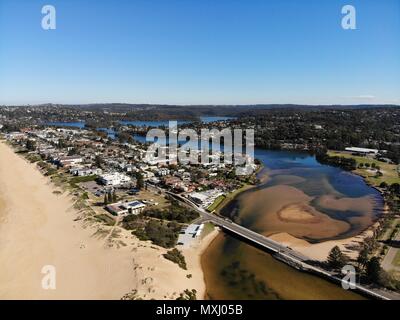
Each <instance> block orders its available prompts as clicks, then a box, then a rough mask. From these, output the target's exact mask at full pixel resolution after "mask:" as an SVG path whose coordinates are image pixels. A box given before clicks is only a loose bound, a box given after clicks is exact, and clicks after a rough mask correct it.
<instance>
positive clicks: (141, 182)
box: [136, 172, 144, 190]
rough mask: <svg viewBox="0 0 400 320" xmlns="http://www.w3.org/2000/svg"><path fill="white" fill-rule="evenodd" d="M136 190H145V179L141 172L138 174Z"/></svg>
mask: <svg viewBox="0 0 400 320" xmlns="http://www.w3.org/2000/svg"><path fill="white" fill-rule="evenodd" d="M136 188H137V189H139V190H142V189H143V188H144V179H143V175H142V174H141V173H140V172H136Z"/></svg>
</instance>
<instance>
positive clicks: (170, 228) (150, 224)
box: [122, 215, 182, 248]
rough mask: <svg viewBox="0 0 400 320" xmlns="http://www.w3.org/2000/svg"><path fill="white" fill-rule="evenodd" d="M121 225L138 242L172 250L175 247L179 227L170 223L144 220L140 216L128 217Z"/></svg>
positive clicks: (174, 223)
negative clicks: (138, 240) (135, 237)
mask: <svg viewBox="0 0 400 320" xmlns="http://www.w3.org/2000/svg"><path fill="white" fill-rule="evenodd" d="M122 225H123V227H124V228H125V229H127V230H133V231H132V234H134V235H136V236H137V237H138V238H139V239H140V240H142V241H147V240H150V241H151V242H153V243H154V244H156V245H158V246H160V247H164V248H172V247H174V246H175V245H176V242H177V240H178V235H179V232H180V230H181V228H182V227H181V225H180V224H178V223H176V222H174V221H172V222H164V221H159V220H154V219H145V217H144V216H142V215H128V216H126V217H124V219H123V220H122Z"/></svg>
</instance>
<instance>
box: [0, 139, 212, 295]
mask: <svg viewBox="0 0 400 320" xmlns="http://www.w3.org/2000/svg"><path fill="white" fill-rule="evenodd" d="M53 190H54V189H53V187H52V185H50V184H49V182H48V180H47V179H46V178H45V177H43V176H42V175H41V174H40V173H39V171H38V170H36V168H35V167H34V166H33V165H31V164H29V163H27V162H26V161H25V160H24V159H22V158H20V157H19V156H18V155H16V154H15V153H13V151H12V150H11V149H10V148H9V147H8V146H6V145H5V144H4V143H3V142H0V196H1V199H0V261H1V263H0V299H120V298H121V297H122V296H123V295H125V294H127V293H129V292H132V290H137V293H138V295H139V296H141V297H144V298H145V299H150V298H156V299H163V298H174V297H176V296H177V295H178V294H179V293H180V292H182V291H183V290H185V289H196V290H197V291H198V296H199V297H201V296H202V295H203V294H204V292H205V284H204V280H203V274H202V272H201V267H200V253H201V251H202V250H203V249H204V247H205V246H206V245H207V242H209V241H210V240H211V238H212V237H213V235H211V236H209V240H207V239H206V241H205V242H202V243H201V244H200V243H197V244H196V245H195V247H194V248H191V249H188V250H186V251H185V256H186V259H187V263H188V268H189V270H187V271H185V270H182V269H180V268H179V267H178V266H177V265H176V264H174V263H172V262H170V261H168V260H165V259H164V258H163V257H162V253H164V252H165V251H166V250H165V249H162V248H156V247H155V246H152V245H150V244H149V243H143V242H140V241H138V240H136V239H135V238H134V237H133V236H132V235H130V233H129V232H126V231H123V230H122V229H121V230H118V231H119V238H120V241H121V242H124V243H125V245H124V246H120V247H119V249H118V248H116V247H115V246H114V247H110V246H109V245H107V243H106V241H105V240H104V239H98V237H94V236H93V235H94V233H95V232H96V231H98V230H97V229H96V226H87V227H86V228H85V229H83V228H82V227H83V225H82V222H81V221H74V220H75V219H76V218H77V217H78V213H77V212H76V211H75V210H74V209H72V202H71V199H70V198H69V197H68V196H66V195H62V196H57V195H55V194H54V193H53ZM97 227H98V226H97ZM105 230H106V231H107V229H105ZM114 231H115V230H114ZM214 236H215V234H214ZM46 265H52V266H54V267H55V268H56V289H55V290H44V289H43V288H42V285H41V284H42V279H43V277H44V274H42V273H41V271H42V268H43V267H44V266H46ZM187 274H192V278H190V279H189V278H187V277H186V276H187Z"/></svg>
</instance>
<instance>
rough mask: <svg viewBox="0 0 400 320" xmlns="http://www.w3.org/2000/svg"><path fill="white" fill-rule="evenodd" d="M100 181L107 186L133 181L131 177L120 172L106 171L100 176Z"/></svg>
mask: <svg viewBox="0 0 400 320" xmlns="http://www.w3.org/2000/svg"><path fill="white" fill-rule="evenodd" d="M100 182H101V183H102V184H104V185H105V186H118V185H121V184H125V183H129V182H131V178H130V177H128V176H127V175H125V174H122V173H119V172H114V173H106V174H103V175H101V176H100Z"/></svg>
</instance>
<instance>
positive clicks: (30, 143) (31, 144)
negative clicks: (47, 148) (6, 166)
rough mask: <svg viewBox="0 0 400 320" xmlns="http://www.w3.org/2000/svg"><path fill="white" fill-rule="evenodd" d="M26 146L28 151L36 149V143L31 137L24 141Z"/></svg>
mask: <svg viewBox="0 0 400 320" xmlns="http://www.w3.org/2000/svg"><path fill="white" fill-rule="evenodd" d="M26 148H27V149H28V150H29V151H34V150H35V149H36V143H35V141H34V140H31V139H28V140H27V141H26Z"/></svg>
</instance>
